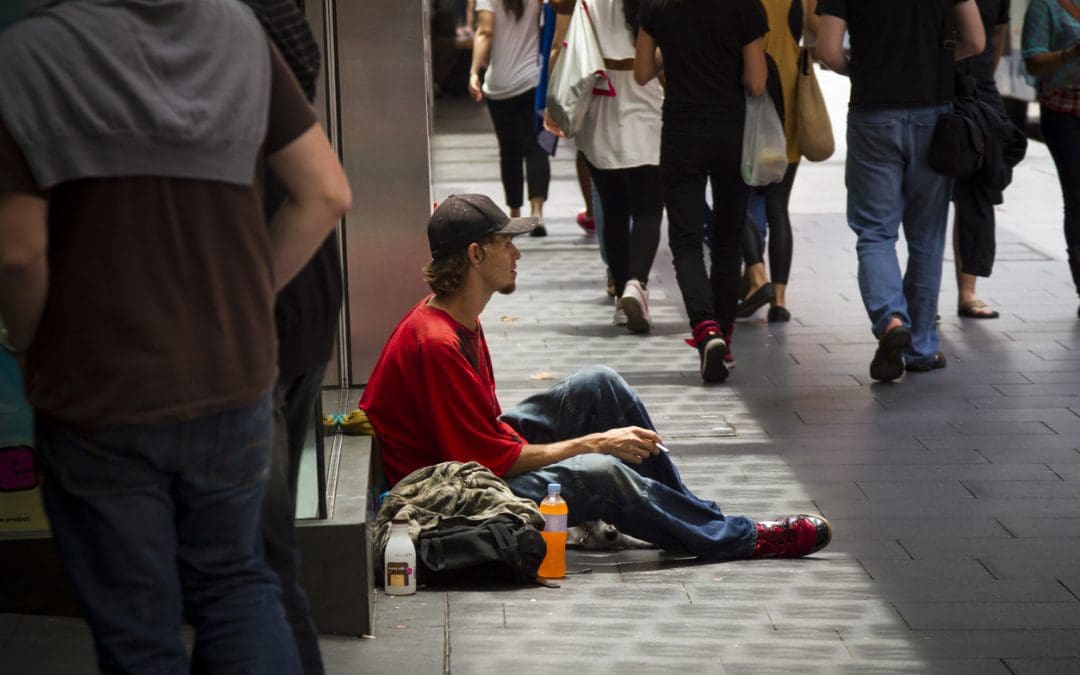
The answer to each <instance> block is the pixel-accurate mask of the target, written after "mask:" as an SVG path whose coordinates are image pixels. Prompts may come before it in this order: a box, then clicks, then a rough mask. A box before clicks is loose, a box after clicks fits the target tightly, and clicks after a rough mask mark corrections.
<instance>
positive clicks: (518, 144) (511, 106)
mask: <svg viewBox="0 0 1080 675" xmlns="http://www.w3.org/2000/svg"><path fill="white" fill-rule="evenodd" d="M535 99H536V89H530V90H529V91H527V92H525V93H524V94H519V95H517V96H514V97H511V98H507V99H503V100H501V101H496V100H493V99H490V98H489V99H486V100H487V106H488V112H490V113H491V122H492V124H493V125H494V126H495V137H496V138H497V139H498V141H499V174H500V175H501V176H502V184H503V191H504V192H505V193H506V204H507V206H509V207H510V208H512V209H520V208H521V205H522V203H523V202H524V200H523V199H522V194H521V190H522V187H521V186H522V183H523V182H524V180H525V176H526V175H527V176H528V182H529V199H534V198H537V197H542V198H544V199H547V195H548V183H550V182H551V165H550V164H549V163H548V155H547V153H546V152H544V149H543V148H541V147H540V144H539V143H537V142H536V110H535V109H534V108H533V104H534V102H535ZM522 161H524V162H525V174H524V175H523V173H522V166H521V165H522Z"/></svg>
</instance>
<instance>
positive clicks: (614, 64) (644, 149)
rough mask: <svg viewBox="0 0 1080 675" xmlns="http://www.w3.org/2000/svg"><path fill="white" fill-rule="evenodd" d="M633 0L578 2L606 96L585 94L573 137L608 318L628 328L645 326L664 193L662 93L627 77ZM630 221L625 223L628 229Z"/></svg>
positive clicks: (647, 325)
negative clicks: (585, 177)
mask: <svg viewBox="0 0 1080 675" xmlns="http://www.w3.org/2000/svg"><path fill="white" fill-rule="evenodd" d="M639 5H640V0H586V2H585V3H584V4H583V3H581V2H578V3H577V5H576V7H575V8H574V12H582V11H585V10H586V9H587V10H588V12H589V15H590V16H591V17H592V22H593V26H594V27H595V28H596V36H597V41H598V42H599V45H600V52H601V53H602V54H603V56H604V66H605V72H606V73H607V76H608V79H609V80H610V82H611V84H612V87H613V88H614V90H615V95H614V96H593V97H592V99H591V100H590V101H589V109H588V112H587V113H586V115H585V119H584V122H583V123H582V128H581V130H580V131H579V132H578V133H577V135H576V136H575V137H574V143H575V144H577V147H578V149H579V150H581V151H582V152H583V153H584V155H585V159H586V160H587V162H588V164H589V172H590V173H591V174H592V179H593V182H594V183H595V185H596V188H597V191H598V192H599V193H600V203H601V205H602V207H603V211H604V229H603V239H604V241H603V244H604V249H605V251H606V253H607V263H608V266H609V268H610V269H611V276H612V279H613V280H614V283H615V297H616V301H615V319H614V320H615V323H617V324H621V323H626V326H627V328H628V329H629V330H630V331H631V332H633V333H647V332H649V330H650V329H651V328H652V321H651V319H650V317H649V296H648V292H647V291H646V284H647V283H648V281H649V273H650V271H651V269H652V264H653V259H654V258H655V257H656V249H657V247H658V246H659V244H660V221H661V219H662V217H663V213H664V196H663V189H662V185H661V182H660V166H659V165H660V128H661V108H662V106H663V101H664V94H663V90H662V89H661V88H660V84H659V82H658V81H656V80H653V81H651V82H649V83H647V84H645V85H639V84H638V83H637V82H635V81H634V48H635V47H634V41H635V39H636V37H637V31H638V18H637V16H638V8H639ZM631 221H632V222H633V227H631Z"/></svg>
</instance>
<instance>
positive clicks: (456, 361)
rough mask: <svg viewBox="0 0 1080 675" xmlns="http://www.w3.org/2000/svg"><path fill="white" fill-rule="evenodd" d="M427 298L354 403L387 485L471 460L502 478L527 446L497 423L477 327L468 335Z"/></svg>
mask: <svg viewBox="0 0 1080 675" xmlns="http://www.w3.org/2000/svg"><path fill="white" fill-rule="evenodd" d="M429 297H430V296H429ZM428 299H429V298H424V300H423V301H421V302H420V304H418V305H417V306H416V307H413V308H412V310H410V311H409V313H408V314H406V315H405V318H403V319H402V320H401V323H399V324H398V326H397V328H395V329H394V332H393V334H392V335H391V336H390V339H389V340H387V342H386V346H385V347H383V351H382V354H381V355H380V356H379V361H378V363H376V364H375V370H374V371H373V372H372V373H371V379H370V380H369V382H368V385H367V388H366V389H365V390H364V395H363V396H362V397H361V398H360V407H361V408H362V409H363V410H364V411H365V412H366V413H367V415H368V418H369V419H370V420H371V424H372V426H373V427H374V428H375V433H376V434H377V436H378V438H379V446H380V448H381V450H382V463H383V471H384V473H385V474H386V479H387V480H388V481H389V482H390V484H391V485H393V484H394V483H396V482H398V481H399V480H401V479H402V478H404V477H405V476H407V475H408V474H410V473H412V472H413V471H415V470H417V469H420V468H422V467H425V466H431V465H432V464H438V463H439V462H449V461H461V462H467V461H470V460H471V461H476V462H480V463H481V464H483V465H484V466H486V467H487V468H489V469H491V470H492V471H493V472H494V473H496V474H497V475H499V476H502V475H504V474H505V473H506V472H507V471H508V470H509V469H510V467H511V466H513V464H514V462H515V461H517V458H518V455H520V454H521V448H522V446H523V445H525V443H526V441H525V439H523V438H522V437H521V436H520V435H519V434H518V433H517V432H516V431H514V430H513V429H512V428H511V427H510V425H508V424H506V423H505V422H502V421H500V420H499V415H501V414H502V409H501V408H500V407H499V401H498V399H497V398H496V397H495V378H494V376H493V375H492V372H491V355H490V354H489V353H488V346H487V341H486V340H485V339H484V331H483V328H481V327H480V324H479V322H478V323H477V325H476V330H469V329H468V328H466V327H465V326H462V325H461V324H459V323H458V322H457V321H455V320H454V319H453V317H451V316H450V315H449V314H447V313H446V312H444V311H442V310H441V309H435V308H433V307H429V306H428V305H427V302H428Z"/></svg>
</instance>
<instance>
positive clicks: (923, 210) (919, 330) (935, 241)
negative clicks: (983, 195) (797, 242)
mask: <svg viewBox="0 0 1080 675" xmlns="http://www.w3.org/2000/svg"><path fill="white" fill-rule="evenodd" d="M948 110H949V106H948V105H945V106H932V107H925V108H899V109H859V108H855V109H852V110H851V111H850V112H849V114H848V131H847V143H848V154H847V165H846V173H845V183H846V184H847V189H848V207H847V217H848V225H849V226H850V227H851V229H852V230H853V231H854V232H855V234H856V235H857V236H858V243H857V244H856V251H857V252H858V256H859V291H860V292H861V294H862V300H863V304H864V305H865V306H866V312H867V314H868V315H869V316H870V322H871V324H872V327H873V331H874V335H876V336H878V337H880V336H881V335H882V334H883V333H884V332H885V329H886V327H887V326H888V325H889V322H890V321H891V320H892V317H893V316H898V317H899V318H900V321H901V322H902V323H903V324H904V325H905V326H909V327H910V328H911V338H912V339H911V344H910V346H909V347H908V348H907V349H906V350H905V353H904V360H905V362H906V363H907V364H908V365H911V364H913V363H925V362H928V361H931V360H933V358H934V354H935V353H936V352H937V351H938V347H939V339H938V332H937V326H936V317H937V303H938V291H939V289H940V287H941V266H942V259H943V255H944V252H945V230H946V227H947V224H948V212H949V193H950V189H951V181H950V179H948V178H947V177H945V176H943V175H941V174H939V173H937V172H936V171H934V170H933V169H931V168H930V165H929V163H928V159H927V158H928V156H929V148H930V140H931V138H932V136H933V133H934V125H935V124H936V123H937V118H938V116H939V115H941V114H942V113H943V112H947V111H948ZM901 223H903V226H904V239H905V240H906V242H907V249H908V258H907V268H906V270H905V271H904V272H903V273H901V270H900V262H899V259H898V258H897V255H896V243H897V239H898V236H899V231H900V224H901Z"/></svg>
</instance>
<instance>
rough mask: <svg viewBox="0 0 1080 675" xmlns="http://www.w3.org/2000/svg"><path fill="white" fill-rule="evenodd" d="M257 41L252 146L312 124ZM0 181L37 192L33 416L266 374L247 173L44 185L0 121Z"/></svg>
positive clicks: (216, 396) (266, 330) (149, 404)
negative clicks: (263, 91)
mask: <svg viewBox="0 0 1080 675" xmlns="http://www.w3.org/2000/svg"><path fill="white" fill-rule="evenodd" d="M271 53H272V54H273V57H272V73H273V79H272V91H271V100H270V111H269V128H268V130H267V135H266V140H265V142H264V146H263V150H264V153H265V154H272V153H274V152H275V151H277V150H280V149H281V148H283V147H284V146H286V145H288V144H289V143H290V142H292V141H293V140H295V139H296V138H297V137H298V136H300V135H301V134H302V133H303V132H305V131H307V130H308V129H309V128H311V125H312V124H314V123H315V113H314V110H312V108H311V106H310V105H308V103H307V100H306V99H305V98H304V94H303V92H302V91H301V90H300V87H299V85H298V84H297V83H296V81H295V79H294V78H293V76H292V74H291V73H290V72H289V70H288V67H287V66H286V65H285V63H284V61H283V60H282V59H281V57H280V55H278V53H277V51H276V50H273V49H271ZM260 161H261V160H260ZM255 175H257V176H258V175H261V170H260V171H256V173H255ZM5 193H23V194H30V195H36V196H41V197H44V198H45V199H47V200H48V203H49V210H48V226H49V255H48V260H49V294H48V298H47V300H46V304H45V310H44V314H43V316H42V319H41V323H40V325H39V326H38V329H37V333H36V334H35V336H34V340H33V342H32V343H31V345H30V348H29V350H28V352H27V371H26V376H27V382H26V388H27V396H28V398H29V399H30V402H31V404H32V405H33V407H34V409H35V411H36V412H37V414H38V415H41V416H43V417H45V418H48V419H50V420H52V421H54V422H59V423H63V424H67V425H70V426H72V427H76V428H83V429H93V428H99V427H107V426H118V425H148V424H158V423H165V422H172V421H180V420H185V419H192V418H194V417H197V416H199V415H202V414H206V413H209V412H211V411H214V410H225V409H230V408H237V407H241V406H244V405H247V404H250V403H252V402H253V401H255V400H256V399H257V398H258V397H259V395H260V394H261V393H262V392H263V391H265V390H266V389H267V388H269V387H270V386H271V384H272V383H273V381H274V377H275V373H276V370H275V368H276V366H275V362H276V337H275V333H274V315H273V308H274V285H273V271H272V268H271V261H270V246H269V238H268V235H267V228H266V221H265V218H264V216H263V211H262V199H261V195H260V189H259V187H258V186H256V185H248V186H241V185H231V184H226V183H221V182H216V181H205V180H186V179H175V178H161V177H153V176H134V177H122V178H91V179H82V180H76V181H71V182H67V183H62V184H60V185H58V186H56V187H54V188H53V189H51V190H49V191H48V192H47V193H46V192H42V191H41V190H40V189H39V188H38V186H37V184H36V183H35V182H34V179H33V177H32V176H31V174H30V171H29V168H28V166H27V164H26V160H25V158H24V157H23V155H22V153H21V151H20V149H19V148H18V146H17V145H16V144H15V142H14V141H13V139H12V138H11V136H10V134H9V133H8V131H7V129H6V128H5V127H4V126H3V124H2V123H0V195H2V194H5Z"/></svg>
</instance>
